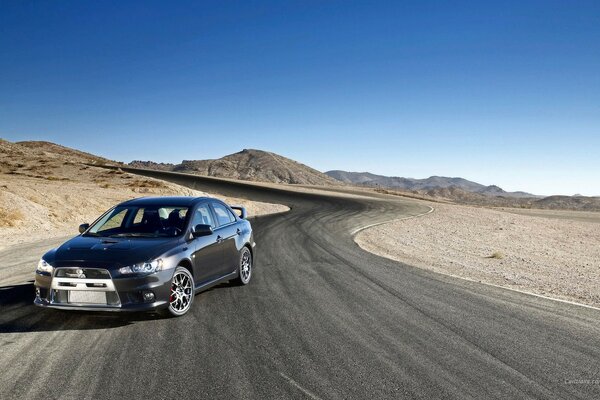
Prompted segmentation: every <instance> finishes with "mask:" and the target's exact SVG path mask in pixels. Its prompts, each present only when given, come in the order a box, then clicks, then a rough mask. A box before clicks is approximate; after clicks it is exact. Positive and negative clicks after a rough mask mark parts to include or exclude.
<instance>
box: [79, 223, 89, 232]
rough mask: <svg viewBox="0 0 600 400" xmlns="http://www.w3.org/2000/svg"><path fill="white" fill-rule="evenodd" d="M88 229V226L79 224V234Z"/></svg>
mask: <svg viewBox="0 0 600 400" xmlns="http://www.w3.org/2000/svg"><path fill="white" fill-rule="evenodd" d="M89 227H90V224H81V225H79V233H83V232H85V231H87V230H88V229H89Z"/></svg>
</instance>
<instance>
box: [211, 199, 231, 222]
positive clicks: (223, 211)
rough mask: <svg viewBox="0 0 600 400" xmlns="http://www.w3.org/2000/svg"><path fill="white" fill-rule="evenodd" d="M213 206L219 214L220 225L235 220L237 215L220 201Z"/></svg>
mask: <svg viewBox="0 0 600 400" xmlns="http://www.w3.org/2000/svg"><path fill="white" fill-rule="evenodd" d="M212 206H213V208H214V210H215V214H216V215H217V223H218V224H219V226H221V225H227V224H229V223H231V222H233V221H235V216H234V215H233V213H232V212H231V211H229V209H228V208H227V207H225V206H224V205H223V204H220V203H212Z"/></svg>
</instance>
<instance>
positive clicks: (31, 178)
mask: <svg viewBox="0 0 600 400" xmlns="http://www.w3.org/2000/svg"><path fill="white" fill-rule="evenodd" d="M0 156H1V157H0V250H1V249H4V248H7V247H11V246H14V245H16V244H22V243H28V242H34V241H37V240H41V239H49V238H53V237H64V236H67V235H75V234H77V229H78V226H79V224H80V223H83V222H92V221H94V220H95V219H96V218H97V217H98V216H100V215H101V214H102V213H103V212H104V211H106V210H107V209H109V208H110V207H112V206H113V205H115V204H117V203H119V202H122V201H124V200H128V199H132V198H136V197H142V196H214V197H218V198H221V199H223V200H224V201H226V202H227V203H229V204H240V205H242V206H244V207H246V208H247V210H248V214H249V216H257V215H264V214H270V213H275V212H282V211H286V210H288V207H286V206H283V205H279V204H269V203H262V202H256V201H248V200H242V199H238V198H234V197H224V196H219V195H218V194H213V193H204V192H200V191H197V190H192V189H190V188H187V187H183V186H179V185H176V184H173V183H169V182H164V181H160V180H156V179H152V178H145V177H140V176H136V175H132V174H129V173H126V172H123V171H120V170H106V169H104V168H101V167H96V166H94V165H93V163H104V162H107V161H108V160H102V159H100V158H98V157H95V156H92V155H88V154H86V153H81V152H77V151H74V150H72V149H68V148H64V147H61V146H56V145H52V144H48V143H37V142H31V143H25V144H18V143H17V144H15V143H10V142H6V141H0Z"/></svg>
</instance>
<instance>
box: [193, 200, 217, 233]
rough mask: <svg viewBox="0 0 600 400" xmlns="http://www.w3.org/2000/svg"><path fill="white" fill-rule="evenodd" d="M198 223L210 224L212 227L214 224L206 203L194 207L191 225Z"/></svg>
mask: <svg viewBox="0 0 600 400" xmlns="http://www.w3.org/2000/svg"><path fill="white" fill-rule="evenodd" d="M198 224H204V225H210V226H212V227H213V228H214V227H215V226H216V225H215V221H213V217H212V214H211V213H210V210H209V209H208V204H202V205H200V206H199V207H198V208H197V209H196V212H195V213H194V218H193V219H192V224H191V226H192V227H194V226H196V225H198Z"/></svg>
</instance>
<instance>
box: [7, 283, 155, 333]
mask: <svg viewBox="0 0 600 400" xmlns="http://www.w3.org/2000/svg"><path fill="white" fill-rule="evenodd" d="M34 298H35V290H34V286H33V282H28V283H25V284H20V285H10V286H1V287H0V333H17V332H21V333H23V332H47V331H68V330H89V329H110V328H118V327H122V326H127V325H131V324H133V323H135V322H139V321H149V320H156V319H162V318H163V317H161V316H160V315H158V314H156V313H150V312H131V313H114V312H84V311H62V310H54V309H48V308H41V307H37V306H35V305H34V304H33V299H34Z"/></svg>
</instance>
